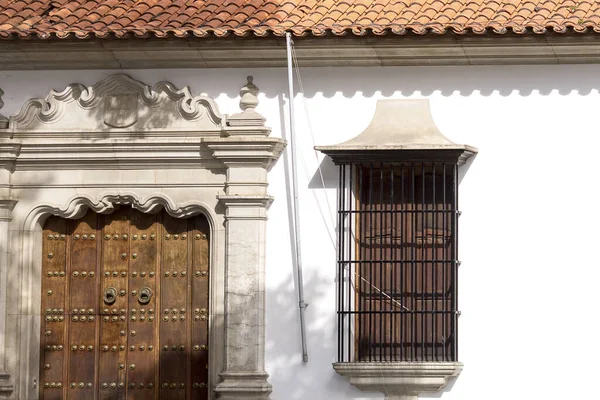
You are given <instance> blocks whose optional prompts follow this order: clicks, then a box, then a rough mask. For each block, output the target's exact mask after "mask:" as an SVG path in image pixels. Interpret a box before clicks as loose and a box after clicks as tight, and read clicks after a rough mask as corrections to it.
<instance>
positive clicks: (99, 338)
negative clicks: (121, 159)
mask: <svg viewBox="0 0 600 400" xmlns="http://www.w3.org/2000/svg"><path fill="white" fill-rule="evenodd" d="M42 242H43V244H42V249H43V251H42V285H41V291H42V293H41V296H40V297H41V303H42V304H41V311H42V315H43V319H42V322H41V334H40V337H41V338H42V340H41V349H40V363H41V365H40V374H41V376H40V398H42V399H44V400H49V399H68V400H73V399H91V398H98V399H127V400H132V399H144V400H147V399H159V398H160V399H207V398H208V397H207V382H208V366H209V359H208V315H209V285H208V277H209V224H208V221H207V219H206V217H204V216H203V215H199V216H196V217H193V218H190V219H175V218H173V217H171V216H169V215H168V214H167V213H166V212H165V211H162V212H160V213H157V214H143V213H141V212H139V211H137V210H134V209H132V208H131V207H128V206H122V207H119V208H118V209H117V210H115V211H114V212H113V213H112V214H108V215H102V214H96V213H94V212H92V211H88V212H87V213H86V214H85V216H84V217H83V218H81V219H77V220H67V219H64V218H60V217H50V218H48V219H47V220H46V222H45V224H44V231H43V236H42Z"/></svg>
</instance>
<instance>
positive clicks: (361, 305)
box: [354, 164, 367, 361]
mask: <svg viewBox="0 0 600 400" xmlns="http://www.w3.org/2000/svg"><path fill="white" fill-rule="evenodd" d="M356 174H357V183H358V188H357V190H356V193H357V195H358V204H359V206H360V209H359V210H358V211H360V214H359V218H358V219H359V222H358V235H359V241H358V257H357V258H356V257H355V259H357V260H358V263H356V264H355V265H354V272H356V274H355V275H354V277H355V279H356V281H357V282H358V289H357V292H356V293H357V296H358V310H359V311H363V310H364V309H365V296H364V284H363V280H362V279H361V278H360V277H362V276H363V269H364V266H363V263H362V262H363V261H364V259H365V256H364V251H363V246H364V244H365V238H366V236H367V235H366V232H365V226H364V224H363V220H364V218H365V217H364V212H363V211H364V210H365V200H364V198H363V167H362V164H357V165H356ZM355 219H356V218H355ZM363 319H364V317H363V314H359V315H357V316H356V320H357V321H358V324H357V325H358V327H357V330H358V332H357V335H356V337H357V338H358V340H357V341H356V342H357V346H356V347H357V352H358V360H359V361H360V360H362V359H363V357H364V354H363V353H364V349H363V348H362V346H361V343H362V342H364V338H363V335H364V328H363V322H364V321H363Z"/></svg>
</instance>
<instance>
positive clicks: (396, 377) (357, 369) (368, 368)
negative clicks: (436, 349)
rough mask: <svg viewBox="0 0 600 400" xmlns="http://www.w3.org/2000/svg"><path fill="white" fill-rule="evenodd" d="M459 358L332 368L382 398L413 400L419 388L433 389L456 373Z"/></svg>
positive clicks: (334, 365)
mask: <svg viewBox="0 0 600 400" xmlns="http://www.w3.org/2000/svg"><path fill="white" fill-rule="evenodd" d="M462 367H463V364H462V363H459V362H350V363H334V364H333V369H334V370H335V371H336V372H337V373H338V374H340V375H342V376H346V377H348V378H349V380H350V383H351V384H352V385H354V386H355V387H357V388H358V389H360V390H363V391H367V392H383V393H384V394H385V398H386V400H417V399H418V396H419V394H420V393H422V392H437V391H439V390H441V389H442V388H443V387H444V386H446V384H447V383H448V379H449V378H451V377H454V376H458V374H460V371H461V370H462Z"/></svg>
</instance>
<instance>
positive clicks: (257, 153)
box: [0, 74, 285, 400]
mask: <svg viewBox="0 0 600 400" xmlns="http://www.w3.org/2000/svg"><path fill="white" fill-rule="evenodd" d="M257 93H258V88H256V86H254V84H253V83H252V79H251V78H250V77H249V78H248V83H247V84H246V85H245V86H244V87H243V88H242V90H241V93H240V94H241V100H240V106H241V109H242V112H240V113H237V114H233V115H225V114H221V113H220V112H219V110H218V108H217V106H216V104H215V103H214V101H213V100H212V99H210V98H207V97H205V96H195V97H194V96H192V95H191V93H190V91H189V89H188V88H187V87H186V88H183V89H181V90H180V89H177V88H175V87H174V85H172V84H170V83H168V82H159V83H158V84H156V85H154V86H152V87H150V86H147V85H145V84H143V83H141V82H138V81H136V80H134V79H132V78H130V77H129V76H127V75H122V74H116V75H112V76H109V77H107V78H105V79H104V80H102V81H100V82H98V83H97V84H95V85H93V86H90V87H86V86H84V85H80V84H72V85H69V86H68V87H67V88H66V89H65V90H64V91H62V92H55V91H51V92H50V94H49V95H48V96H47V97H46V98H45V99H32V100H29V101H27V102H26V103H25V104H24V105H23V108H22V109H21V111H20V112H19V113H18V114H17V115H16V116H12V117H10V118H9V126H8V128H7V129H0V181H1V182H8V184H7V185H3V186H1V187H0V395H3V396H5V397H8V398H13V399H19V398H28V399H32V400H35V399H37V398H38V388H37V386H38V385H39V384H40V382H37V379H38V376H39V351H40V347H39V341H40V337H39V336H40V315H41V313H40V283H41V243H42V240H41V239H42V238H41V232H42V225H43V223H44V221H45V219H46V218H47V217H48V216H50V215H56V216H60V217H63V218H70V219H76V218H79V217H81V216H82V215H83V214H85V212H86V211H87V210H88V209H89V210H92V211H94V212H97V213H101V214H102V213H110V212H112V210H113V209H114V206H115V205H117V204H119V205H129V206H131V207H133V208H135V209H138V210H140V211H141V212H144V213H155V212H158V211H160V210H162V209H165V210H166V212H167V213H169V214H170V215H172V216H173V217H176V218H187V217H190V216H193V215H197V214H200V213H202V214H204V215H205V216H206V217H207V219H208V221H209V224H210V227H211V237H212V239H213V240H212V242H211V243H210V246H211V249H210V250H211V257H210V271H211V274H210V309H211V315H210V319H209V332H210V337H209V346H210V347H209V348H210V349H211V351H210V352H209V357H210V367H209V371H210V378H209V385H210V387H211V389H212V391H213V394H212V397H213V398H216V397H218V398H221V399H230V398H240V396H241V398H246V399H266V398H268V395H269V393H270V391H271V387H270V385H269V384H268V382H267V374H266V373H265V369H264V319H265V316H264V313H265V307H264V264H265V254H264V253H265V251H264V245H265V227H266V213H267V208H268V206H269V204H270V203H271V201H272V198H271V197H270V196H268V194H267V192H266V190H267V172H268V170H269V169H270V168H271V166H272V165H273V164H274V162H275V161H276V160H277V159H278V157H279V155H280V153H281V151H282V150H283V148H284V146H285V142H284V141H283V140H281V139H278V138H270V137H269V136H268V135H269V133H270V129H269V128H267V127H265V126H264V118H263V117H262V116H260V115H259V114H258V113H257V112H256V111H255V110H254V109H255V107H256V105H257V104H258V99H257V97H256V95H257Z"/></svg>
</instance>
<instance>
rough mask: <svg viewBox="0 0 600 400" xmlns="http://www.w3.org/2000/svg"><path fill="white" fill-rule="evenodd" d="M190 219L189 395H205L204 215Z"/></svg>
mask: <svg viewBox="0 0 600 400" xmlns="http://www.w3.org/2000/svg"><path fill="white" fill-rule="evenodd" d="M192 222H193V226H191V228H192V229H193V230H192V231H191V232H190V233H191V237H193V239H194V240H193V241H192V242H191V243H192V247H193V253H192V266H191V269H190V272H189V273H188V274H189V275H191V276H192V277H191V283H192V306H191V309H192V310H193V315H194V316H193V318H192V332H191V349H192V351H191V360H190V361H191V363H190V372H191V378H190V382H191V398H192V399H204V398H208V390H207V385H208V315H209V304H208V299H209V297H208V291H209V285H208V282H209V281H208V260H209V245H208V244H209V231H210V229H209V226H208V221H207V220H206V219H205V218H196V219H195V220H194V221H192Z"/></svg>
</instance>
